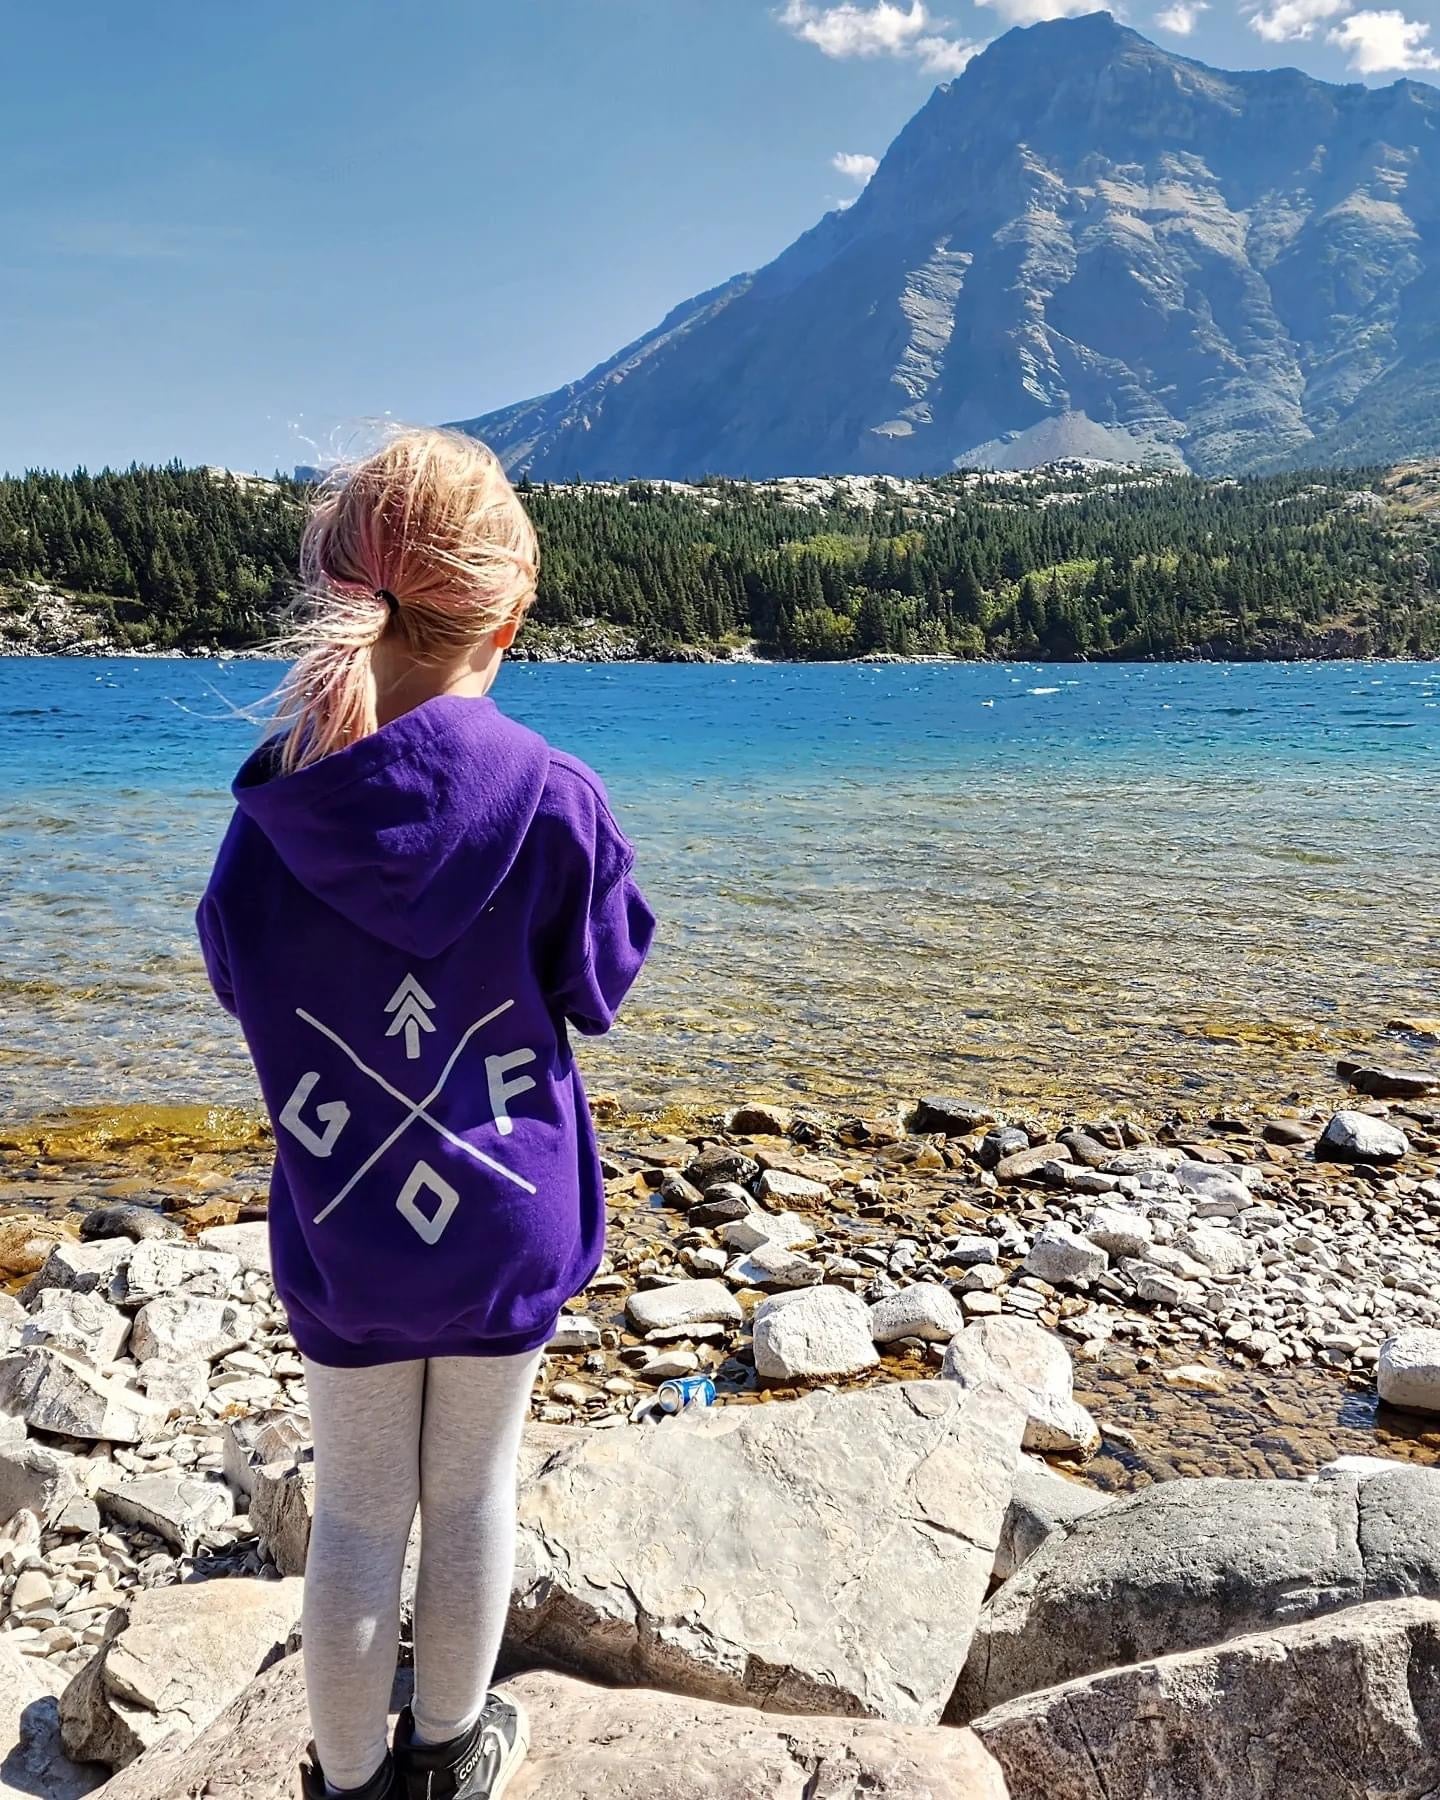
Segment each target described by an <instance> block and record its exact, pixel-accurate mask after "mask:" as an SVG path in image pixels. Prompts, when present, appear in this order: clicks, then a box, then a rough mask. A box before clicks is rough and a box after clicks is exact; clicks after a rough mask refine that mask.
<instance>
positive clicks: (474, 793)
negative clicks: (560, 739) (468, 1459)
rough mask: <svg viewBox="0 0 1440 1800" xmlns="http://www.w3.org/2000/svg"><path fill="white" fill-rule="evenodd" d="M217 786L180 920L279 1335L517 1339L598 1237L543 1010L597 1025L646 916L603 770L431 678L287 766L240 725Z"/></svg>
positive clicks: (634, 967) (301, 1338)
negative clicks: (220, 1044)
mask: <svg viewBox="0 0 1440 1800" xmlns="http://www.w3.org/2000/svg"><path fill="white" fill-rule="evenodd" d="M234 792H235V800H236V804H237V809H238V810H237V811H236V813H235V816H234V818H233V820H232V821H231V824H230V829H229V832H228V833H227V835H226V837H225V841H224V843H223V844H222V845H221V848H220V854H219V856H218V858H217V859H216V863H215V871H214V873H213V875H212V876H211V878H210V885H209V887H208V888H207V889H206V892H205V897H204V899H203V900H202V901H201V903H200V910H199V914H198V925H199V931H200V943H201V947H202V949H203V951H204V953H205V962H206V966H207V968H208V969H209V972H210V979H211V982H212V983H213V985H214V988H215V992H216V994H217V995H218V996H219V998H220V1001H221V1003H222V1005H224V1006H226V1007H228V1008H229V1009H230V1010H231V1011H232V1012H233V1013H235V1014H236V1016H237V1017H238V1018H239V1020H240V1023H241V1025H242V1026H243V1028H244V1031H245V1037H246V1040H247V1041H248V1043H249V1046H250V1053H251V1055H252V1056H253V1057H254V1059H255V1067H256V1070H257V1072H258V1074H259V1077H260V1086H261V1090H262V1091H263V1093H264V1096H265V1103H266V1105H267V1106H268V1107H269V1109H270V1116H271V1118H272V1119H273V1121H274V1125H275V1146H276V1156H275V1172H274V1176H273V1179H272V1182H271V1189H270V1242H271V1251H272V1256H273V1261H274V1268H275V1282H276V1286H277V1287H278V1289H279V1291H280V1296H281V1298H282V1300H283V1301H284V1302H285V1305H286V1308H287V1310H288V1311H289V1314H290V1323H291V1327H292V1329H293V1331H294V1334H295V1340H296V1342H297V1343H298V1344H299V1346H300V1348H301V1350H302V1351H303V1352H304V1354H305V1355H306V1356H308V1357H310V1358H311V1359H312V1360H313V1361H315V1362H320V1363H327V1364H330V1365H332V1366H338V1367H342V1368H350V1367H358V1366H366V1365H369V1364H373V1363H385V1362H398V1361H403V1360H409V1359H411V1358H421V1357H429V1356H464V1355H477V1356H507V1355H512V1354H516V1353H518V1352H520V1351H525V1350H531V1349H534V1348H536V1347H537V1346H538V1345H540V1344H543V1343H544V1342H545V1340H546V1339H547V1338H548V1337H549V1336H550V1333H551V1331H552V1330H553V1329H554V1324H555V1319H556V1316H557V1314H558V1313H559V1311H560V1308H561V1306H562V1305H563V1304H564V1302H565V1301H566V1300H568V1299H570V1297H571V1296H572V1295H573V1294H576V1293H578V1292H579V1290H580V1289H581V1288H583V1287H584V1286H585V1284H586V1282H587V1281H589V1279H590V1277H591V1276H592V1275H593V1274H594V1273H595V1268H596V1265H597V1263H598V1262H599V1260H600V1254H601V1250H602V1247H603V1244H604V1237H605V1190H604V1183H603V1181H602V1179H601V1174H600V1164H599V1158H598V1155H597V1152H596V1148H595V1135H594V1131H593V1129H592V1126H591V1122H590V1110H589V1107H588V1106H587V1105H586V1103H585V1093H584V1089H583V1088H582V1086H581V1083H580V1072H579V1070H578V1069H577V1068H576V1066H575V1060H574V1057H573V1055H572V1053H571V1048H570V1041H569V1036H568V1031H567V1026H568V1025H574V1026H575V1027H576V1028H577V1029H578V1030H580V1031H583V1032H600V1031H605V1030H608V1028H609V1027H610V1025H611V1024H613V1023H614V1019H615V1014H616V1012H617V1011H618V1009H619V1007H620V1003H621V1001H622V1000H623V999H624V998H625V995H626V993H627V991H628V990H629V988H630V984H631V983H632V982H633V981H634V979H635V977H636V975H637V974H638V973H639V970H640V965H641V963H642V962H643V961H644V960H645V953H646V951H647V950H648V949H649V947H650V939H651V936H652V933H653V931H654V924H655V922H654V918H653V916H652V914H651V912H650V909H649V907H648V906H647V905H646V904H645V900H644V897H643V896H642V895H641V893H640V890H639V889H638V888H637V887H636V886H635V883H634V882H633V880H632V879H631V876H630V869H631V864H632V863H633V861H634V852H633V851H632V850H631V848H630V846H629V844H627V843H626V841H625V839H624V837H623V836H622V835H621V832H620V828H619V826H618V825H616V823H615V820H614V818H613V817H612V816H611V813H610V809H609V807H608V805H607V804H606V800H605V791H604V789H603V788H602V787H601V785H600V783H599V781H598V780H597V779H596V777H595V776H594V775H593V774H591V772H590V770H589V769H587V768H586V767H585V765H584V764H583V763H580V762H577V761H576V760H575V759H574V758H573V757H570V756H564V755H561V754H560V753H559V752H558V751H555V750H552V749H551V748H550V747H549V745H548V744H546V742H545V741H544V739H543V738H540V737H537V736H536V735H535V734H534V732H532V731H527V730H526V729H525V728H524V727H523V726H521V725H517V724H515V723H514V722H513V721H512V720H510V719H507V718H506V717H505V716H504V715H503V714H502V713H500V712H499V711H497V709H496V707H495V705H494V703H493V702H492V701H490V700H466V699H459V698H456V697H454V696H442V697H441V698H440V699H437V700H431V701H429V702H427V704H426V705H424V706H421V707H417V708H416V709H415V711H413V712H409V713H406V714H404V715H403V717H401V718H399V719H396V720H394V721H393V722H392V723H391V724H389V725H386V726H384V727H383V728H382V729H381V730H379V731H377V732H375V733H374V735H373V736H371V737H367V738H363V739H361V741H360V742H359V743H357V744H353V745H351V746H350V748H348V749H346V750H340V751H337V752H336V753H335V754H333V755H331V756H327V757H326V758H325V759H324V760H323V761H321V762H318V763H314V764H312V765H311V766H310V767H309V768H305V769H301V770H299V771H298V772H297V773H295V774H293V775H281V774H279V773H278V772H277V771H276V761H275V746H274V745H273V743H272V744H269V745H266V746H264V747H263V748H262V749H260V750H259V751H257V752H256V754H255V755H254V756H252V757H251V758H250V760H249V761H248V762H247V763H246V764H245V766H244V768H243V769H241V771H240V773H239V775H238V776H237V777H236V781H235V788H234Z"/></svg>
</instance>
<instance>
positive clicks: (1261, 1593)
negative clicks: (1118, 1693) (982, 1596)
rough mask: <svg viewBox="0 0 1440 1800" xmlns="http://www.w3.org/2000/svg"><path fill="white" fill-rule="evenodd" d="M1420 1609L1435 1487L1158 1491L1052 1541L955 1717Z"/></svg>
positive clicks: (1438, 1572) (997, 1622)
mask: <svg viewBox="0 0 1440 1800" xmlns="http://www.w3.org/2000/svg"><path fill="white" fill-rule="evenodd" d="M1411 1594H1424V1595H1433V1596H1437V1597H1440V1473H1436V1472H1433V1471H1431V1470H1427V1469H1397V1470H1394V1471H1392V1472H1389V1473H1376V1474H1373V1475H1370V1476H1368V1477H1363V1478H1357V1477H1355V1476H1339V1477H1337V1478H1336V1479H1334V1480H1331V1481H1319V1482H1303V1481H1249V1480H1225V1479H1205V1480H1193V1481H1190V1480H1187V1481H1167V1482H1162V1483H1159V1484H1158V1485H1156V1486H1154V1487H1149V1488H1144V1489H1142V1490H1141V1491H1140V1492H1139V1493H1136V1494H1129V1495H1126V1496H1124V1497H1123V1498H1121V1499H1118V1500H1114V1501H1112V1502H1111V1503H1110V1504H1109V1505H1107V1506H1104V1507H1102V1508H1100V1509H1099V1510H1098V1511H1095V1512H1091V1513H1089V1514H1088V1515H1086V1516H1084V1517H1082V1518H1078V1519H1074V1520H1072V1521H1070V1522H1069V1523H1062V1524H1060V1525H1059V1526H1058V1527H1057V1529H1055V1530H1054V1531H1052V1532H1051V1533H1050V1535H1049V1536H1048V1537H1047V1538H1046V1539H1045V1541H1044V1543H1043V1544H1041V1545H1040V1547H1039V1549H1037V1550H1036V1551H1035V1553H1034V1554H1033V1555H1032V1556H1031V1557H1030V1558H1029V1560H1028V1561H1026V1562H1025V1563H1024V1564H1023V1565H1022V1566H1021V1567H1020V1569H1019V1570H1018V1572H1017V1573H1016V1574H1015V1575H1014V1576H1012V1578H1011V1579H1010V1580H1009V1581H1007V1582H1006V1583H1005V1585H1004V1586H1003V1587H1002V1588H1000V1589H999V1591H998V1592H997V1593H996V1594H995V1596H994V1597H993V1599H992V1600H991V1601H990V1603H989V1604H988V1605H987V1607H986V1608H985V1611H984V1614H983V1615H982V1617H981V1620H980V1623H979V1626H978V1628H977V1630H976V1632H975V1636H974V1642H973V1644H972V1646H971V1651H970V1658H969V1661H968V1662H967V1664H966V1668H965V1673H964V1675H963V1677H962V1678H961V1681H960V1684H959V1687H958V1688H957V1690H956V1697H955V1705H954V1707H953V1708H952V1710H951V1712H950V1714H949V1715H948V1716H949V1717H950V1718H951V1719H952V1720H959V1721H968V1720H970V1719H973V1718H975V1717H976V1716H977V1715H978V1714H980V1713H982V1712H984V1711H986V1710H988V1709H989V1708H991V1707H994V1706H998V1705H1001V1704H1003V1703H1004V1702H1005V1701H1007V1700H1011V1699H1013V1698H1015V1697H1016V1696H1017V1695H1020V1694H1027V1693H1033V1692H1035V1691H1036V1690H1038V1689H1040V1688H1046V1687H1054V1686H1058V1685H1059V1684H1060V1683H1061V1682H1065V1681H1071V1680H1074V1679H1076V1678H1078V1677H1080V1676H1084V1675H1090V1674H1093V1673H1096V1672H1097V1671H1099V1670H1102V1669H1108V1668H1115V1667H1118V1666H1120V1665H1122V1664H1125V1663H1134V1662H1143V1661H1146V1660H1147V1659H1149V1658H1151V1657H1155V1656H1165V1655H1170V1654H1173V1653H1177V1652H1180V1651H1186V1650H1196V1649H1200V1648H1202V1647H1204V1646H1206V1645H1211V1644H1219V1643H1223V1642H1224V1641H1225V1640H1226V1639H1228V1638H1232V1637H1238V1636H1241V1635H1243V1634H1244V1633H1247V1632H1252V1631H1258V1630H1261V1629H1264V1628H1266V1627H1268V1626H1271V1625H1283V1624H1288V1623H1291V1622H1294V1621H1298V1620H1301V1619H1306V1618H1312V1617H1317V1616H1319V1615H1321V1614H1324V1613H1328V1612H1333V1611H1335V1610H1336V1608H1338V1607H1342V1606H1354V1605H1358V1604H1359V1603H1361V1602H1362V1601H1367V1600H1382V1599H1390V1598H1396V1597H1400V1596H1405V1595H1411Z"/></svg>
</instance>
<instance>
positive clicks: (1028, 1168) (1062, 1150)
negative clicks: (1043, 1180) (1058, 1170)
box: [995, 1144, 1072, 1183]
mask: <svg viewBox="0 0 1440 1800" xmlns="http://www.w3.org/2000/svg"><path fill="white" fill-rule="evenodd" d="M1071 1160H1072V1158H1071V1155H1070V1152H1069V1150H1068V1149H1066V1147H1065V1145H1064V1144H1028V1145H1027V1146H1026V1148H1025V1149H1023V1150H1016V1151H1014V1152H1013V1153H1012V1154H1011V1155H1009V1156H1005V1157H1002V1158H1001V1159H1000V1161H999V1162H998V1163H996V1165H995V1179H996V1180H997V1181H999V1182H1001V1183H1005V1182H1011V1181H1024V1180H1025V1179H1026V1178H1027V1177H1028V1176H1031V1175H1038V1174H1040V1173H1041V1171H1042V1170H1043V1169H1044V1168H1045V1165H1046V1164H1047V1163H1052V1162H1053V1163H1068V1162H1070V1161H1071Z"/></svg>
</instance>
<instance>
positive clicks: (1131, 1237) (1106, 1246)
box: [1081, 1206, 1155, 1256]
mask: <svg viewBox="0 0 1440 1800" xmlns="http://www.w3.org/2000/svg"><path fill="white" fill-rule="evenodd" d="M1081 1229H1082V1230H1083V1231H1084V1233H1085V1236H1086V1237H1087V1238H1089V1240H1090V1242H1091V1243H1092V1244H1098V1245H1099V1246H1100V1248H1101V1249H1102V1250H1103V1251H1105V1253H1106V1254H1107V1255H1108V1256H1144V1254H1145V1252H1146V1251H1147V1250H1148V1249H1149V1248H1150V1245H1151V1244H1152V1243H1153V1241H1154V1237H1155V1232H1154V1228H1153V1227H1152V1226H1151V1223H1150V1221H1149V1219H1148V1218H1146V1216H1145V1214H1144V1213H1139V1212H1127V1211H1125V1210H1124V1208H1123V1207H1117V1206H1097V1207H1094V1208H1093V1209H1092V1210H1091V1211H1090V1212H1088V1213H1086V1215H1085V1218H1084V1220H1083V1222H1082V1227H1081Z"/></svg>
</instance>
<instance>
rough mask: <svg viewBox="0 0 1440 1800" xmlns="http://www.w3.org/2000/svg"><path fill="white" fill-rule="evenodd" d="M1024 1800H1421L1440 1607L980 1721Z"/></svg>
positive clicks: (1432, 1725)
mask: <svg viewBox="0 0 1440 1800" xmlns="http://www.w3.org/2000/svg"><path fill="white" fill-rule="evenodd" d="M975 1731H976V1734H977V1735H978V1736H979V1737H980V1739H981V1740H982V1742H983V1743H984V1744H985V1745H986V1746H987V1748H988V1749H989V1750H991V1751H992V1752H993V1753H994V1755H995V1757H996V1758H997V1760H998V1761H999V1763H1000V1764H1001V1766H1002V1767H1003V1769H1004V1770H1005V1773H1006V1776H1007V1777H1008V1780H1009V1785H1010V1794H1011V1796H1012V1800H1342V1796H1343V1797H1345V1800H1349V1797H1350V1796H1354V1797H1355V1800H1360V1797H1361V1796H1363V1800H1423V1797H1425V1796H1429V1795H1432V1794H1435V1793H1436V1792H1437V1791H1440V1606H1437V1604H1436V1603H1435V1602H1434V1601H1431V1600H1389V1601H1383V1602H1380V1603H1378V1604H1375V1605H1370V1606H1359V1607H1350V1608H1347V1609H1346V1610H1345V1611H1343V1612H1338V1613H1333V1614H1331V1615H1330V1616H1329V1617H1327V1618H1324V1619H1316V1620H1307V1621H1305V1622H1304V1623H1302V1624H1298V1625H1289V1626H1284V1627H1281V1628H1280V1629H1277V1630H1274V1631H1267V1632H1259V1633H1256V1634H1254V1635H1247V1636H1245V1637H1240V1638H1235V1639H1232V1640H1231V1641H1230V1642H1229V1643H1226V1644H1222V1645H1219V1646H1216V1647H1213V1648H1210V1649H1205V1650H1192V1651H1188V1652H1186V1653H1185V1654H1183V1655H1179V1656H1167V1657H1162V1658H1160V1659H1158V1660H1155V1661H1151V1662H1144V1663H1140V1664H1138V1665H1135V1666H1131V1667H1127V1668H1121V1669H1111V1670H1109V1671H1107V1672H1106V1673H1105V1674H1102V1675H1093V1676H1090V1677H1088V1678H1087V1679H1085V1680H1082V1681H1075V1682H1071V1683H1069V1684H1068V1685H1067V1686H1064V1687H1058V1688H1049V1689H1047V1690H1045V1691H1044V1692H1043V1693H1037V1694H1028V1695H1026V1696H1025V1697H1024V1698H1023V1699H1019V1700H1013V1701H1011V1702H1010V1703H1009V1704H1008V1705H1006V1706H1002V1707H1000V1708H999V1709H998V1710H996V1711H994V1712H990V1713H986V1714H985V1715H984V1716H983V1717H982V1718H980V1719H977V1720H976V1722H975Z"/></svg>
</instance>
